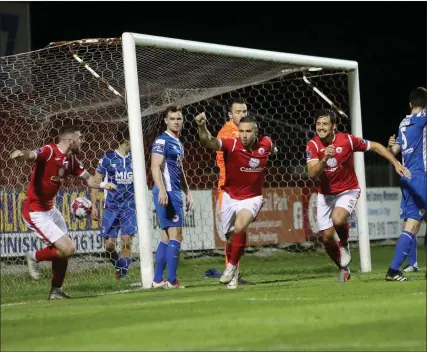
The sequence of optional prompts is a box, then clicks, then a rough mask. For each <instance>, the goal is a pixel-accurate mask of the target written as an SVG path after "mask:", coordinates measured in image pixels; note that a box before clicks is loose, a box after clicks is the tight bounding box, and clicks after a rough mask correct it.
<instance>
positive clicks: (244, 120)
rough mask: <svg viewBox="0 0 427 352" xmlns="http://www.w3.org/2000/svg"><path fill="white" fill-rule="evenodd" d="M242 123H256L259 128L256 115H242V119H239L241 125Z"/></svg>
mask: <svg viewBox="0 0 427 352" xmlns="http://www.w3.org/2000/svg"><path fill="white" fill-rule="evenodd" d="M241 123H254V124H255V125H256V126H257V128H258V122H257V120H256V119H255V117H253V116H244V117H242V118H241V119H240V121H239V125H240V124H241Z"/></svg>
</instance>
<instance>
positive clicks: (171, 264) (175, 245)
mask: <svg viewBox="0 0 427 352" xmlns="http://www.w3.org/2000/svg"><path fill="white" fill-rule="evenodd" d="M180 251H181V242H179V241H176V240H170V241H169V245H168V249H167V251H166V262H167V264H168V281H169V282H170V283H171V284H175V283H176V269H178V261H179V253H180Z"/></svg>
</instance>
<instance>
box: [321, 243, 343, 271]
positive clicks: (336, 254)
mask: <svg viewBox="0 0 427 352" xmlns="http://www.w3.org/2000/svg"><path fill="white" fill-rule="evenodd" d="M323 245H324V246H325V250H326V253H327V254H328V256H329V258H331V259H332V261H333V262H334V263H335V264H336V265H337V266H338V268H341V265H340V259H341V249H340V247H339V244H338V241H335V240H334V239H332V240H330V241H326V242H324V243H323Z"/></svg>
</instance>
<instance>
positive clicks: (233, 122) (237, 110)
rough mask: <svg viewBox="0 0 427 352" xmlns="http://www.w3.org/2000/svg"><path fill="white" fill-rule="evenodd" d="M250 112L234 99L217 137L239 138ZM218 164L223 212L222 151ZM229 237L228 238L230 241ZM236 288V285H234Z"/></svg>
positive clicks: (232, 282) (218, 156)
mask: <svg viewBox="0 0 427 352" xmlns="http://www.w3.org/2000/svg"><path fill="white" fill-rule="evenodd" d="M247 114H248V108H247V107H246V103H245V101H244V100H243V99H242V98H237V99H234V100H232V101H231V102H230V104H229V105H228V117H229V121H227V122H226V123H225V125H224V126H223V127H222V128H221V130H220V131H219V133H218V136H217V138H219V139H221V138H239V122H240V119H241V118H242V117H245V116H247ZM216 164H217V166H218V167H219V179H218V196H217V202H218V208H219V211H220V212H221V202H222V196H223V194H224V190H223V188H222V187H223V186H224V184H225V178H226V175H225V163H224V153H223V152H222V151H217V152H216ZM228 240H229V239H227V242H228ZM229 245H230V243H226V244H225V247H226V249H225V250H226V251H227V247H228V246H229ZM227 264H228V260H227V256H225V267H227ZM238 283H239V280H238V276H237V275H236V276H235V278H234V279H233V280H232V281H231V282H230V283H229V284H228V288H232V286H237V285H238ZM233 288H234V287H233Z"/></svg>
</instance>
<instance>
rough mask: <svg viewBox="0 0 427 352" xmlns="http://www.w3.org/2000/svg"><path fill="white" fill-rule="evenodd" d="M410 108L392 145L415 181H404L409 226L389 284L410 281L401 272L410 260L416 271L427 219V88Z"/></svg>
mask: <svg viewBox="0 0 427 352" xmlns="http://www.w3.org/2000/svg"><path fill="white" fill-rule="evenodd" d="M409 106H410V108H411V114H410V115H408V116H406V117H405V118H404V119H403V120H402V122H401V123H400V125H399V132H398V135H397V140H396V143H394V138H391V139H390V140H389V145H388V148H389V150H390V151H391V153H392V154H393V155H396V154H397V153H399V152H401V153H402V163H403V165H405V166H406V167H407V168H408V169H409V171H410V172H411V175H412V177H411V178H406V177H404V178H402V179H401V180H400V188H401V190H402V200H401V205H400V210H401V216H400V217H401V218H402V219H404V220H405V223H404V227H403V231H402V232H401V234H400V236H399V239H398V240H397V243H396V251H395V253H394V257H393V261H392V263H391V265H390V267H389V269H388V271H387V274H386V277H385V279H386V280H387V281H406V280H408V278H407V277H406V276H404V275H403V273H402V272H401V271H400V266H401V265H402V263H403V262H404V260H405V258H406V256H408V260H409V266H410V267H411V266H412V268H415V267H416V262H417V255H416V253H417V238H416V236H417V233H418V231H419V230H420V227H421V223H422V221H423V219H426V203H427V188H426V182H427V179H426V173H427V160H426V158H427V156H426V155H427V145H426V143H427V142H426V138H427V136H426V133H427V132H426V130H427V127H426V126H427V111H426V107H427V91H426V89H425V88H422V87H419V88H416V89H414V90H413V91H412V92H411V95H410V97H409ZM426 250H427V248H426ZM426 278H427V273H426Z"/></svg>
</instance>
